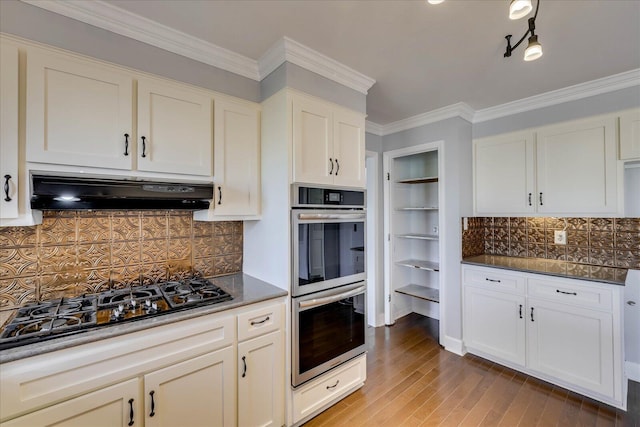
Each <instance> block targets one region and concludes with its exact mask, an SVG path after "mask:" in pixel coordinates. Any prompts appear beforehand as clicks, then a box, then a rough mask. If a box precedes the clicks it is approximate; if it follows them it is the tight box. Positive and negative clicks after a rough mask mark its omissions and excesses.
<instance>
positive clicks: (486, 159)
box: [473, 131, 535, 215]
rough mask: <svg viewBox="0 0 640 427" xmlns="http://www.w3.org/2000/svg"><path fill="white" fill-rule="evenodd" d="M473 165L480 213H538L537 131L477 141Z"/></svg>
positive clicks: (476, 202) (475, 199)
mask: <svg viewBox="0 0 640 427" xmlns="http://www.w3.org/2000/svg"><path fill="white" fill-rule="evenodd" d="M473 165H474V177H475V180H474V186H475V193H474V194H475V197H474V201H475V209H476V213H477V214H483V215H491V214H494V213H513V214H529V213H533V212H535V203H534V200H533V197H534V195H533V193H534V191H535V182H534V176H535V172H534V165H535V163H534V135H533V132H529V131H527V132H518V133H513V134H508V135H501V136H497V137H492V138H486V139H483V140H478V141H474V144H473Z"/></svg>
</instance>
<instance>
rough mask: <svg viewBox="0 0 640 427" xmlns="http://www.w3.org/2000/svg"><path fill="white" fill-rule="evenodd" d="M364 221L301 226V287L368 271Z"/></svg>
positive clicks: (299, 262) (299, 240)
mask: <svg viewBox="0 0 640 427" xmlns="http://www.w3.org/2000/svg"><path fill="white" fill-rule="evenodd" d="M364 259H365V252H364V222H340V223H330V222H319V223H311V224H298V276H299V277H298V283H299V285H300V286H304V285H308V284H310V283H316V282H324V281H328V280H332V279H338V278H342V277H348V276H351V275H354V274H359V273H363V272H364Z"/></svg>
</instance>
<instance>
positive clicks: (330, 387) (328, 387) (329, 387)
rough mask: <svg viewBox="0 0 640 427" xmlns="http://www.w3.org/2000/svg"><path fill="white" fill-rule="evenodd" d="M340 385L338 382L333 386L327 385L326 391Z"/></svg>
mask: <svg viewBox="0 0 640 427" xmlns="http://www.w3.org/2000/svg"><path fill="white" fill-rule="evenodd" d="M339 383H340V380H336V383H335V384H334V385H328V386H327V390H331V389H333V388H336V387H338V384H339Z"/></svg>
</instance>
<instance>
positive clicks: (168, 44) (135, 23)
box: [21, 0, 375, 95]
mask: <svg viewBox="0 0 640 427" xmlns="http://www.w3.org/2000/svg"><path fill="white" fill-rule="evenodd" d="M21 1H23V2H24V3H27V4H30V5H32V6H36V7H39V8H42V9H45V10H48V11H50V12H54V13H57V14H60V15H64V16H66V17H68V18H72V19H75V20H77V21H81V22H84V23H86V24H89V25H93V26H95V27H98V28H102V29H104V30H107V31H111V32H113V33H116V34H120V35H122V36H125V37H129V38H132V39H134V40H137V41H140V42H143V43H147V44H149V45H151V46H155V47H158V48H160V49H164V50H167V51H169V52H173V53H175V54H178V55H182V56H185V57H187V58H191V59H194V60H196V61H199V62H202V63H205V64H208V65H211V66H214V67H216V68H220V69H223V70H226V71H229V72H232V73H235V74H239V75H241V76H243V77H247V78H249V79H252V80H256V81H260V80H262V79H263V78H264V77H266V76H267V75H269V73H271V72H272V71H273V70H275V69H276V68H278V67H279V66H280V65H282V64H283V63H284V62H291V63H293V64H296V65H298V66H300V67H302V68H305V69H307V70H309V71H312V72H314V73H317V74H319V75H321V76H323V77H326V78H328V79H330V80H333V81H335V82H337V83H340V84H342V85H344V86H347V87H349V88H351V89H354V90H356V91H358V92H361V93H363V94H365V95H366V94H367V92H368V91H369V89H370V88H371V86H373V84H374V83H375V80H374V79H372V78H370V77H367V76H365V75H364V74H362V73H359V72H358V71H356V70H354V69H352V68H349V67H347V66H346V65H344V64H341V63H339V62H337V61H335V60H333V59H331V58H329V57H328V56H325V55H323V54H321V53H319V52H316V51H315V50H313V49H311V48H309V47H307V46H304V45H303V44H300V43H298V42H296V41H295V40H292V39H290V38H287V37H283V38H282V39H281V40H279V41H278V42H277V43H275V44H274V45H273V46H272V47H271V48H270V49H269V50H268V51H267V52H266V53H265V54H264V55H263V56H262V57H261V58H260V60H259V61H256V60H254V59H251V58H248V57H246V56H243V55H240V54H238V53H235V52H233V51H231V50H228V49H225V48H223V47H220V46H217V45H215V44H213V43H209V42H205V41H204V40H202V39H199V38H197V37H193V36H190V35H188V34H186V33H183V32H181V31H177V30H175V29H173V28H170V27H167V26H166V25H163V24H160V23H158V22H155V21H152V20H150V19H147V18H144V17H142V16H140V15H137V14H135V13H132V12H128V11H126V10H124V9H121V8H119V7H117V6H113V5H111V4H109V3H106V2H104V1H102V0H94V1H68V0H21Z"/></svg>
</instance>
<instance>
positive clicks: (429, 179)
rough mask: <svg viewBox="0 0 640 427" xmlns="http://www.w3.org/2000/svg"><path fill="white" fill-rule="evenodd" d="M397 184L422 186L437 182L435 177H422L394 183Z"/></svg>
mask: <svg viewBox="0 0 640 427" xmlns="http://www.w3.org/2000/svg"><path fill="white" fill-rule="evenodd" d="M396 182H397V183H398V184H424V183H428V182H438V177H437V176H424V177H421V178H407V179H400V180H398V181H396Z"/></svg>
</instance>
